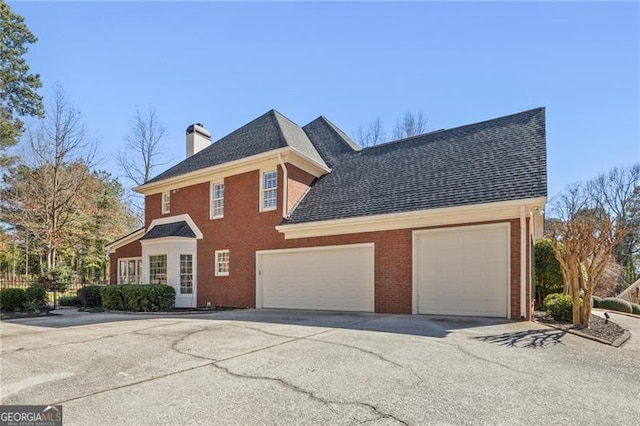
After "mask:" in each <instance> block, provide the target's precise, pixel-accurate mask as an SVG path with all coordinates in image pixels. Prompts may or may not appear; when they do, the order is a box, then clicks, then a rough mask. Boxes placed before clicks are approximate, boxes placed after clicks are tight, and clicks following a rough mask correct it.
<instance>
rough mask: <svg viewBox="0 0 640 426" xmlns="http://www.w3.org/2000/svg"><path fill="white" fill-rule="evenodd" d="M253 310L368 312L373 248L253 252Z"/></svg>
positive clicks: (371, 303) (371, 296)
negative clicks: (254, 306)
mask: <svg viewBox="0 0 640 426" xmlns="http://www.w3.org/2000/svg"><path fill="white" fill-rule="evenodd" d="M256 282H257V288H256V307H258V308H281V309H318V310H331V311H363V312H373V310H374V246H373V244H352V245H344V246H326V247H314V248H304V249H291V250H288V249H285V250H272V251H264V252H258V253H257V277H256Z"/></svg>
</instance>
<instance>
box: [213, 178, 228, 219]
mask: <svg viewBox="0 0 640 426" xmlns="http://www.w3.org/2000/svg"><path fill="white" fill-rule="evenodd" d="M216 185H222V186H223V192H226V190H227V188H226V186H225V184H224V179H223V180H217V181H211V185H209V219H222V218H223V217H224V202H225V195H226V194H225V193H223V194H222V214H221V215H217V216H216V215H214V214H213V212H214V207H213V202H214V201H215V199H214V198H213V194H214V188H215V186H216Z"/></svg>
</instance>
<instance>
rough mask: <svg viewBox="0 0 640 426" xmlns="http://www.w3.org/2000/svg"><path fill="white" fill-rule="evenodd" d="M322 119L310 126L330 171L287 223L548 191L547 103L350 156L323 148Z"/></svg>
mask: <svg viewBox="0 0 640 426" xmlns="http://www.w3.org/2000/svg"><path fill="white" fill-rule="evenodd" d="M317 121H318V120H316V121H314V122H313V123H310V124H309V125H308V126H305V130H306V131H307V134H309V136H310V137H311V140H312V141H313V142H314V143H315V144H316V146H317V147H319V151H320V152H321V153H323V155H325V156H326V159H327V161H328V162H329V163H330V164H331V167H332V172H331V173H329V174H326V175H324V176H322V177H320V178H319V179H317V180H316V181H315V183H314V185H313V187H312V188H311V190H310V191H309V192H308V193H307V195H306V196H305V197H304V198H303V199H302V200H301V202H300V203H299V204H298V206H297V207H296V209H295V210H294V211H293V212H292V214H291V217H290V218H289V219H288V220H286V221H285V222H284V223H285V224H286V223H304V222H312V221H321V220H331V219H342V218H350V217H360V216H371V215H379V214H387V213H398V212H409V211H417V210H425V209H434V208H442V207H453V206H463V205H469V204H479V203H490V202H497V201H508V200H517V199H524V198H534V197H541V196H546V195H547V173H546V169H547V165H546V136H545V112H544V108H537V109H533V110H529V111H524V112H521V113H518V114H513V115H509V116H505V117H500V118H496V119H493V120H488V121H483V122H481V123H476V124H470V125H466V126H461V127H457V128H454V129H450V130H443V131H437V132H432V133H427V134H424V135H420V136H415V137H411V138H407V139H403V140H400V141H396V142H391V143H387V144H383V145H378V146H374V147H370V148H365V149H362V150H361V151H353V152H352V153H351V154H348V152H347V151H348V150H346V149H345V148H343V147H340V148H322V146H323V145H324V144H325V143H326V142H327V141H326V140H324V138H323V136H322V134H323V133H324V132H328V129H327V128H326V126H324V129H322V130H318V128H319V127H320V124H321V123H317ZM314 123H315V124H314ZM320 139H322V141H321V140H320ZM343 151H344V152H343ZM336 152H337V153H338V154H337V155H336Z"/></svg>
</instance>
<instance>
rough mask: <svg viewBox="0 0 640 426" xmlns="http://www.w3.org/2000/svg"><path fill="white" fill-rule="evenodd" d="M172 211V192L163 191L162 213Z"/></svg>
mask: <svg viewBox="0 0 640 426" xmlns="http://www.w3.org/2000/svg"><path fill="white" fill-rule="evenodd" d="M170 211H171V194H170V193H169V192H163V193H162V214H167V213H169V212H170Z"/></svg>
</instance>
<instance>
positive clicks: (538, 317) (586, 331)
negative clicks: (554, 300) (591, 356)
mask: <svg viewBox="0 0 640 426" xmlns="http://www.w3.org/2000/svg"><path fill="white" fill-rule="evenodd" d="M533 320H534V321H535V322H539V323H541V324H547V325H550V326H552V327H554V328H558V329H561V330H565V331H572V332H574V333H573V334H577V335H584V337H593V338H595V339H598V340H602V341H604V342H606V343H609V344H612V343H614V342H616V340H618V339H619V338H620V337H622V335H623V334H624V332H625V330H624V329H623V328H622V327H620V326H619V325H618V324H616V323H614V322H611V321H606V320H605V319H604V318H602V317H599V316H598V315H593V314H591V321H590V324H589V325H590V327H589V328H576V327H574V326H573V324H571V323H570V322H566V321H556V320H554V319H553V318H551V317H550V316H548V315H547V314H546V312H540V311H536V312H534V314H533Z"/></svg>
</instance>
